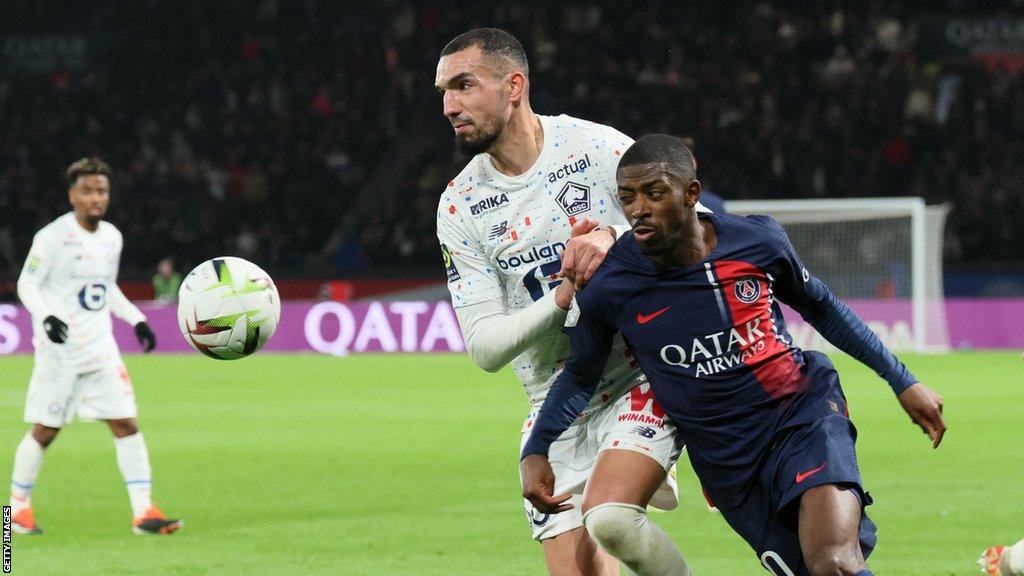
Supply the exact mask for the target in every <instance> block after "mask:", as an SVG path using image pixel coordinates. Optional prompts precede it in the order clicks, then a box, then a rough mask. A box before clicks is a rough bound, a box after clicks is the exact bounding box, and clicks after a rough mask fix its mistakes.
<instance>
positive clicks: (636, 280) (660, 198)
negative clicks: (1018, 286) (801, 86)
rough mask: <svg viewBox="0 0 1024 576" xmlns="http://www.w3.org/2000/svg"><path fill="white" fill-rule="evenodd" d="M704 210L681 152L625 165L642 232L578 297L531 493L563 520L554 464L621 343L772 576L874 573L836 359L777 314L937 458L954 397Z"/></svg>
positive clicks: (737, 226)
mask: <svg viewBox="0 0 1024 576" xmlns="http://www.w3.org/2000/svg"><path fill="white" fill-rule="evenodd" d="M699 197H700V182H699V181H698V180H697V175H696V162H695V161H694V159H693V157H692V154H691V153H690V152H689V150H688V149H687V148H686V146H685V145H684V144H683V142H682V141H681V140H679V139H678V138H673V137H671V136H665V135H652V136H645V137H643V138H641V139H639V140H638V141H637V142H636V143H635V144H634V145H633V146H632V147H631V148H630V149H629V150H628V151H627V152H626V153H625V154H624V155H623V156H622V160H621V161H620V163H619V166H618V199H619V202H620V204H621V206H622V209H623V211H624V212H625V214H626V215H627V217H628V218H629V219H630V223H631V225H632V228H633V230H632V232H627V233H626V234H624V235H623V237H622V238H621V239H620V240H619V241H618V242H617V243H616V245H615V246H614V247H613V248H612V249H611V250H610V251H609V252H608V254H607V257H606V258H605V261H604V263H603V264H602V266H601V268H600V269H598V271H597V272H596V274H595V275H594V277H593V279H592V280H591V281H590V283H589V284H588V285H587V287H586V289H585V290H583V291H580V292H578V293H577V294H576V297H575V303H574V307H573V310H571V311H570V313H569V316H568V318H567V320H566V327H567V332H568V333H569V335H570V337H571V340H572V355H571V357H570V358H569V360H568V362H567V363H566V366H565V369H564V370H563V371H562V373H561V375H560V376H559V377H558V380H557V382H556V383H555V384H554V386H553V387H552V388H551V390H550V392H549V393H548V396H547V399H546V400H545V403H544V406H543V407H542V408H541V412H540V415H539V416H538V418H537V420H536V422H535V423H534V427H533V433H532V435H531V437H530V439H529V440H528V442H527V444H526V446H525V449H524V450H523V460H522V462H521V464H520V466H521V471H522V475H523V488H524V493H525V494H526V495H527V496H528V497H530V498H531V499H532V500H533V502H534V505H535V506H537V508H538V509H540V510H541V511H547V512H555V511H556V510H557V508H556V506H557V505H558V504H559V503H560V501H561V498H563V497H553V494H556V493H557V492H555V491H553V489H552V486H551V480H550V479H549V478H550V475H551V468H550V466H549V464H548V460H547V457H546V454H548V451H549V446H550V445H551V442H552V441H553V440H554V439H555V438H557V437H558V435H559V434H560V433H561V432H562V431H563V430H565V429H566V428H567V427H568V426H569V425H570V424H571V423H572V421H573V420H574V419H575V418H576V415H577V414H579V413H580V411H581V410H582V409H583V407H584V406H586V404H587V402H588V401H589V400H590V398H591V396H592V395H593V394H594V391H595V390H596V389H597V385H598V382H599V381H600V377H601V372H600V367H601V366H602V365H603V363H604V361H605V359H606V358H607V357H608V355H609V351H610V350H611V344H612V342H613V337H614V336H615V335H616V333H617V332H620V333H621V336H622V337H624V338H625V339H626V340H627V341H628V342H629V343H630V347H631V349H632V350H633V353H634V354H635V356H636V358H637V360H638V362H639V364H640V367H641V368H642V369H643V371H644V373H645V374H646V375H647V377H648V379H649V380H650V382H651V386H652V389H653V390H654V394H655V396H656V397H657V398H658V401H659V402H660V404H661V406H662V407H663V408H664V409H665V412H666V413H667V415H668V416H669V418H671V419H672V421H673V422H674V423H675V424H676V428H677V431H678V433H679V434H680V435H681V436H682V438H683V439H684V440H685V441H686V444H687V447H688V450H689V455H690V461H691V463H692V464H693V468H694V470H695V471H696V473H697V476H698V477H699V478H700V480H701V483H702V484H703V485H704V487H705V488H706V489H707V491H708V493H709V494H710V496H711V499H712V500H714V502H715V504H717V506H718V508H719V510H721V512H722V515H723V516H724V517H725V519H726V521H727V522H728V523H729V524H730V526H732V528H733V529H734V530H735V531H736V532H737V533H738V534H739V535H740V536H742V537H743V538H744V539H745V540H746V541H747V542H748V543H749V544H750V546H751V547H752V548H753V549H754V550H755V551H756V553H757V556H758V559H759V560H760V562H761V563H762V565H763V566H764V567H765V568H766V569H768V570H769V571H771V572H772V573H773V574H776V575H778V576H781V575H783V574H790V575H795V574H812V575H815V576H818V575H825V574H828V575H835V574H845V575H858V576H864V575H868V574H871V572H870V571H869V570H868V568H867V565H866V564H865V557H867V556H868V554H869V553H870V552H871V550H872V548H873V547H874V544H875V526H874V524H873V523H872V522H871V521H870V520H869V519H868V517H867V516H866V515H865V514H864V507H865V506H867V505H868V504H870V503H871V499H870V497H869V496H868V494H867V492H866V491H865V490H864V488H863V485H862V483H861V478H860V472H859V470H858V468H857V459H856V454H855V451H854V441H855V438H856V429H855V428H854V426H853V424H852V423H851V421H850V419H849V417H848V415H849V409H848V406H847V403H846V398H845V396H844V395H843V392H842V389H841V387H840V385H839V377H838V374H837V373H836V371H835V369H834V368H833V366H832V363H831V362H830V361H829V359H828V357H827V356H825V355H824V354H821V353H819V352H812V351H803V350H800V349H799V348H797V347H796V346H794V345H793V344H792V341H791V339H790V337H789V334H788V333H787V331H786V324H785V321H784V319H783V317H782V314H781V312H780V309H779V305H778V302H779V301H781V302H784V303H786V304H788V305H789V306H791V307H793V308H794V309H795V310H797V311H798V312H799V313H800V314H801V315H802V316H803V317H804V318H805V319H806V320H807V321H808V322H809V323H810V324H811V325H812V326H814V327H815V328H816V329H817V330H818V331H819V332H820V333H821V334H822V335H823V336H825V337H826V338H827V339H828V340H829V341H830V342H832V343H833V344H835V345H836V346H837V347H838V348H839V349H841V350H843V351H845V352H847V353H849V354H850V355H852V356H853V357H854V358H857V359H858V360H860V361H861V362H863V363H864V364H866V365H867V366H869V367H871V368H872V369H874V370H875V371H876V372H877V373H878V374H879V375H881V376H882V377H883V378H885V379H886V381H887V382H888V383H889V385H890V386H891V387H892V389H893V392H894V393H895V394H896V396H897V397H898V398H899V402H900V404H902V406H903V408H904V410H906V412H907V413H908V414H909V415H910V417H911V418H912V420H913V421H914V422H916V423H917V424H918V425H919V426H921V428H922V429H923V430H924V431H925V432H926V433H927V434H928V435H929V436H930V437H931V440H932V444H933V446H935V447H937V446H938V445H939V443H940V442H941V440H942V436H943V434H944V432H945V429H946V426H945V424H944V422H943V420H942V398H941V397H940V396H939V395H938V394H937V393H935V392H934V391H932V390H931V389H929V388H927V387H926V386H925V385H924V384H921V383H919V382H918V381H917V379H916V378H915V377H914V376H913V375H912V374H911V373H910V372H909V371H908V370H907V368H906V367H905V366H904V365H903V364H902V363H901V362H900V361H899V360H897V359H896V357H895V356H893V355H892V353H891V352H889V351H888V350H887V349H886V348H885V346H884V345H883V344H882V343H881V342H880V341H879V340H878V338H877V337H876V336H875V335H874V334H873V333H872V332H871V331H870V330H869V329H868V327H867V326H866V325H865V324H864V323H863V322H862V321H861V320H860V319H859V318H857V316H856V315H854V314H853V313H852V312H851V311H850V310H849V309H848V308H847V307H846V306H845V305H844V304H842V303H841V302H839V301H838V300H837V299H836V298H835V297H834V296H833V295H832V294H831V293H830V292H829V290H828V288H827V287H826V286H825V285H824V284H823V283H821V281H819V280H818V279H816V278H814V277H813V276H811V275H810V273H809V272H808V271H807V269H806V268H804V266H803V264H802V263H801V261H800V258H799V257H798V256H797V254H796V252H795V251H794V250H793V247H792V245H791V244H790V242H789V238H788V237H787V236H786V233H785V232H784V231H783V229H782V227H781V226H779V224H778V223H777V222H775V221H774V220H772V219H771V218H769V217H766V216H751V217H739V216H730V215H725V214H722V215H719V214H717V213H698V212H697V210H696V209H695V206H696V204H697V201H698V199H699ZM557 474H558V472H557V471H555V479H556V481H557ZM537 486H540V488H539V489H538V488H537Z"/></svg>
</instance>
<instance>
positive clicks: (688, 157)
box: [619, 134, 697, 179]
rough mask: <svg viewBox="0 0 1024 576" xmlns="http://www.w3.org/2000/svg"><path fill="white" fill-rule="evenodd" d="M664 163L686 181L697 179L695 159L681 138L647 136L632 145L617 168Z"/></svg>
mask: <svg viewBox="0 0 1024 576" xmlns="http://www.w3.org/2000/svg"><path fill="white" fill-rule="evenodd" d="M658 162H664V163H666V164H668V165H669V166H670V167H672V168H675V169H676V170H678V171H679V173H680V175H682V176H685V177H686V178H688V179H694V178H696V177H697V159H696V158H694V156H693V152H691V151H690V148H689V147H688V146H687V145H686V142H684V141H683V139H682V138H677V137H675V136H670V135H668V134H648V135H647V136H644V137H642V138H640V139H639V140H637V141H636V142H634V143H633V145H632V146H630V147H629V149H627V150H626V151H625V152H624V153H623V154H622V158H621V159H619V168H622V167H623V166H635V165H637V164H656V163H658Z"/></svg>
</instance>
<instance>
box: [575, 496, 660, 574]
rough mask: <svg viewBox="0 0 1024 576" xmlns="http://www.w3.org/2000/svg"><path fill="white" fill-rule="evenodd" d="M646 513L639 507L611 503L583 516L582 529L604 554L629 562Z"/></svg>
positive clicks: (635, 550)
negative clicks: (583, 527)
mask: <svg viewBox="0 0 1024 576" xmlns="http://www.w3.org/2000/svg"><path fill="white" fill-rule="evenodd" d="M646 521H647V513H646V512H645V511H644V509H643V508H641V507H640V506H635V505H632V504H619V503H616V502H611V503H607V504H600V505H598V506H595V507H594V508H591V509H590V510H588V511H587V513H586V514H584V515H583V525H584V526H586V527H587V532H589V533H590V536H591V537H592V538H593V539H594V540H595V541H596V542H597V543H598V544H600V545H601V548H603V549H604V550H605V551H607V552H608V553H609V554H611V555H612V556H615V557H616V558H618V559H619V560H623V561H628V560H630V559H631V557H632V555H633V554H634V553H635V552H637V549H638V548H640V546H637V545H636V544H637V543H636V542H635V540H636V539H637V538H639V537H641V528H642V526H643V523H644V522H646Z"/></svg>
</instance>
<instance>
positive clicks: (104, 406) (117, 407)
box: [78, 362, 138, 420]
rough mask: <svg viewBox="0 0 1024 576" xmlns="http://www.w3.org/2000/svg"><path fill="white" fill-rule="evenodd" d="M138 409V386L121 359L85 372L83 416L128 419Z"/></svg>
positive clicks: (84, 417) (100, 418)
mask: <svg viewBox="0 0 1024 576" xmlns="http://www.w3.org/2000/svg"><path fill="white" fill-rule="evenodd" d="M137 413H138V410H137V408H136V406H135V390H134V388H133V387H132V381H131V379H130V378H129V377H128V371H127V370H126V369H125V367H124V364H122V363H121V362H117V363H114V364H111V365H108V366H104V367H103V368H100V369H99V370H93V371H91V372H87V373H85V374H83V375H82V403H81V406H80V407H79V409H78V415H79V416H80V417H81V418H83V419H88V420H125V419H132V418H135V417H136V416H137Z"/></svg>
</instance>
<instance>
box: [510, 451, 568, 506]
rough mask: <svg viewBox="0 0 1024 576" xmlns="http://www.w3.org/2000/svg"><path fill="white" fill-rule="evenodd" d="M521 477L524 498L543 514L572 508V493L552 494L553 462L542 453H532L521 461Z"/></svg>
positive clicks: (553, 488)
mask: <svg viewBox="0 0 1024 576" xmlns="http://www.w3.org/2000/svg"><path fill="white" fill-rule="evenodd" d="M519 477H520V478H522V482H523V498H526V499H527V500H529V501H530V503H531V504H533V507H534V508H536V509H537V511H538V512H541V513H542V514H558V513H559V512H565V511H566V510H572V509H573V505H572V504H570V503H569V498H571V497H572V495H571V494H560V495H558V496H552V494H551V493H552V492H554V491H555V473H554V472H552V470H551V463H550V462H548V459H547V458H545V457H544V456H541V455H540V454H531V455H529V456H527V457H526V458H523V460H522V461H521V462H519Z"/></svg>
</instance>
